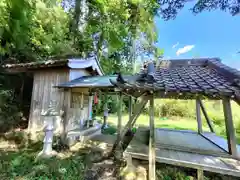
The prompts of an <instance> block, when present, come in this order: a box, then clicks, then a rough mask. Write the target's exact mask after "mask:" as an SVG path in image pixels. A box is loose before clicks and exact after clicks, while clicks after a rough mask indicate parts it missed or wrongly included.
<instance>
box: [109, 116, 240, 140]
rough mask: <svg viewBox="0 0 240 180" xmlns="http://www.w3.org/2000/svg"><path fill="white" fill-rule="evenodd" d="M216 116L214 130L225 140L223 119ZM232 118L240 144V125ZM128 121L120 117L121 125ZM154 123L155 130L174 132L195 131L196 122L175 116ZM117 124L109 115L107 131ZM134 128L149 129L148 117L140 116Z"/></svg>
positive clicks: (126, 118) (114, 117)
mask: <svg viewBox="0 0 240 180" xmlns="http://www.w3.org/2000/svg"><path fill="white" fill-rule="evenodd" d="M210 114H211V113H210ZM217 116H219V117H220V116H221V115H216V114H215V118H212V119H213V123H214V129H215V131H216V134H217V135H219V136H221V137H224V138H225V139H226V130H225V123H224V119H223V118H221V119H220V118H219V117H217ZM210 117H211V116H210ZM212 117H213V115H212ZM234 117H235V118H236V119H235V127H236V139H237V142H238V144H240V123H239V120H238V116H236V114H235V116H234ZM128 119H129V117H128V115H123V116H122V124H123V125H125V124H126V123H127V121H128ZM154 121H155V127H156V128H169V129H176V130H192V131H197V121H196V119H194V118H191V117H176V116H175V117H165V118H161V117H155V119H154ZM202 121H203V130H204V131H206V132H207V131H208V132H210V130H209V128H208V126H207V123H206V120H205V119H204V117H202ZM117 122H118V119H117V116H116V115H110V116H109V117H108V120H107V123H108V124H109V125H110V127H111V128H110V130H109V131H110V133H111V131H112V132H114V130H113V129H116V127H117ZM135 126H136V127H138V126H146V127H149V116H147V115H140V116H139V118H138V120H137V122H136V124H135Z"/></svg>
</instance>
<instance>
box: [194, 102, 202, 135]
mask: <svg viewBox="0 0 240 180" xmlns="http://www.w3.org/2000/svg"><path fill="white" fill-rule="evenodd" d="M200 108H201V107H200V100H199V99H196V118H197V124H198V133H199V134H201V133H202V132H203V130H202V118H201V109H200Z"/></svg>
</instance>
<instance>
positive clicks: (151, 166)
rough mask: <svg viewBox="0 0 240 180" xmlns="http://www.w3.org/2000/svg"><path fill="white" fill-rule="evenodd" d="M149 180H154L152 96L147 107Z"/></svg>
mask: <svg viewBox="0 0 240 180" xmlns="http://www.w3.org/2000/svg"><path fill="white" fill-rule="evenodd" d="M149 127H150V136H149V178H148V179H149V180H155V153H156V152H155V128H154V96H151V98H150V107H149Z"/></svg>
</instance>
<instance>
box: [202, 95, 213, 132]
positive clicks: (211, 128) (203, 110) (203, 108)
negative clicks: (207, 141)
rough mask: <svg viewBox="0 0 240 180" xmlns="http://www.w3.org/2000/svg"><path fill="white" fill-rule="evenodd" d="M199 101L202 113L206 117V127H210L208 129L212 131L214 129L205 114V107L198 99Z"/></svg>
mask: <svg viewBox="0 0 240 180" xmlns="http://www.w3.org/2000/svg"><path fill="white" fill-rule="evenodd" d="M199 103H200V106H201V109H202V112H203V115H204V117H205V119H206V121H207V124H208V127H209V128H210V131H211V132H213V133H214V132H215V131H214V128H213V124H212V122H211V120H210V119H209V117H208V115H207V112H206V109H205V107H204V105H203V103H202V101H201V100H199Z"/></svg>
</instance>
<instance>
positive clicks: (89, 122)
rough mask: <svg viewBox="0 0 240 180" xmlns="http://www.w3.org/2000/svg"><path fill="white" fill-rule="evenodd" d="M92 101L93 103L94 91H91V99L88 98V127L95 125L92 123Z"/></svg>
mask: <svg viewBox="0 0 240 180" xmlns="http://www.w3.org/2000/svg"><path fill="white" fill-rule="evenodd" d="M92 103H93V93H92V91H90V92H89V99H88V120H87V128H89V127H90V126H92V125H93V123H92Z"/></svg>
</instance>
